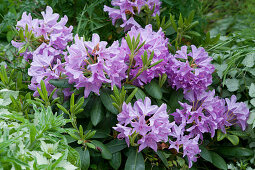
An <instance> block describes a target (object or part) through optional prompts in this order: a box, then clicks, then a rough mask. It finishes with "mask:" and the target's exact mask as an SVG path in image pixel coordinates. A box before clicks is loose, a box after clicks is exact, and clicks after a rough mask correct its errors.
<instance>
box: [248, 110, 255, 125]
mask: <svg viewBox="0 0 255 170" xmlns="http://www.w3.org/2000/svg"><path fill="white" fill-rule="evenodd" d="M254 120H255V111H254V110H252V111H251V112H250V116H249V119H248V120H247V123H248V124H249V125H251V124H254Z"/></svg>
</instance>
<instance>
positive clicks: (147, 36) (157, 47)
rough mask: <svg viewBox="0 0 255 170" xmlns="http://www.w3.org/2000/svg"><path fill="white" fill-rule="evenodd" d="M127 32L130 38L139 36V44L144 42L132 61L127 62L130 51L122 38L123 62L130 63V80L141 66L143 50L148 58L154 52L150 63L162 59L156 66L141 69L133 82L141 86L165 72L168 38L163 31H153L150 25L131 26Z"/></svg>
mask: <svg viewBox="0 0 255 170" xmlns="http://www.w3.org/2000/svg"><path fill="white" fill-rule="evenodd" d="M127 34H128V35H129V36H130V38H131V39H133V38H134V39H137V38H138V36H140V38H139V40H140V45H141V44H142V43H144V45H143V46H142V47H141V48H140V49H139V50H138V51H137V52H136V53H135V54H134V56H133V57H134V58H133V63H129V62H130V56H131V51H130V49H129V47H128V44H127V41H126V40H125V39H122V42H121V50H122V51H125V52H126V55H125V62H126V63H128V64H129V65H130V72H129V75H128V76H129V77H128V78H129V79H130V80H131V79H132V78H134V77H135V76H136V75H137V74H138V72H139V71H140V70H141V69H142V68H143V61H142V57H141V56H142V55H144V52H145V51H146V52H147V53H148V58H149V56H150V55H151V53H152V52H154V56H153V59H152V62H151V64H153V63H156V62H158V61H160V60H163V61H162V62H161V63H159V64H157V65H156V66H154V67H152V68H149V69H146V70H145V71H143V72H142V73H141V74H140V75H139V76H138V77H137V78H136V80H134V82H133V84H135V85H138V86H142V85H144V84H147V83H149V82H150V81H151V80H152V79H154V78H155V77H158V76H159V75H161V74H163V73H165V71H166V70H165V66H166V64H167V56H168V53H169V52H168V47H167V44H168V39H167V38H165V35H164V33H163V31H162V30H161V29H159V30H158V32H154V31H153V30H152V25H147V26H146V27H145V28H144V29H143V28H138V29H137V28H135V27H132V28H131V30H130V31H129V32H128V33H127Z"/></svg>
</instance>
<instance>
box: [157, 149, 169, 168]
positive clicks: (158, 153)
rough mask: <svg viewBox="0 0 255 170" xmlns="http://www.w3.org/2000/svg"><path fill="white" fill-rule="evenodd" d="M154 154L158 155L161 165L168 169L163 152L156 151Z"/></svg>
mask: <svg viewBox="0 0 255 170" xmlns="http://www.w3.org/2000/svg"><path fill="white" fill-rule="evenodd" d="M156 154H157V155H158V157H159V158H160V159H161V161H162V162H163V164H164V165H165V166H166V167H168V162H167V159H166V156H165V155H164V152H163V151H161V150H158V151H157V152H156Z"/></svg>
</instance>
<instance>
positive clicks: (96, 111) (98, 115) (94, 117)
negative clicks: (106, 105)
mask: <svg viewBox="0 0 255 170" xmlns="http://www.w3.org/2000/svg"><path fill="white" fill-rule="evenodd" d="M90 118H91V122H92V124H93V125H94V126H96V125H97V124H98V123H99V122H100V121H101V120H102V118H103V110H102V103H101V100H100V99H99V98H96V101H95V104H94V105H93V106H92V109H91V112H90Z"/></svg>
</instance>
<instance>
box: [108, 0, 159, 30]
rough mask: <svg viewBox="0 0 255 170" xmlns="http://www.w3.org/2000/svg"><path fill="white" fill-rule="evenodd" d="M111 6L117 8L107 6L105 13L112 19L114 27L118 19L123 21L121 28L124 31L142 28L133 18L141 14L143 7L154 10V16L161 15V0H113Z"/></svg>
mask: <svg viewBox="0 0 255 170" xmlns="http://www.w3.org/2000/svg"><path fill="white" fill-rule="evenodd" d="M111 4H112V6H114V7H115V8H110V7H108V6H106V5H105V6H104V11H105V12H108V14H109V16H110V18H111V19H112V24H113V25H114V24H115V23H116V21H117V20H118V19H121V20H122V21H123V24H121V25H120V26H121V27H122V28H124V31H128V30H130V28H131V27H132V26H135V27H137V28H139V27H141V26H140V25H139V24H138V23H137V22H136V21H135V20H134V17H133V16H134V15H137V14H139V13H140V12H141V9H142V8H143V7H145V6H148V8H149V9H150V10H153V14H152V16H156V14H158V15H159V14H160V11H159V10H160V5H161V2H160V1H159V0H134V1H130V0H113V1H112V2H111Z"/></svg>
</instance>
